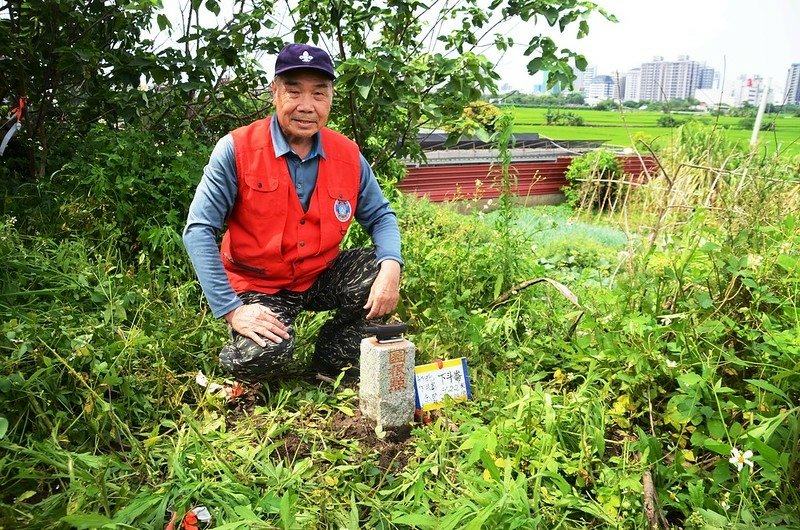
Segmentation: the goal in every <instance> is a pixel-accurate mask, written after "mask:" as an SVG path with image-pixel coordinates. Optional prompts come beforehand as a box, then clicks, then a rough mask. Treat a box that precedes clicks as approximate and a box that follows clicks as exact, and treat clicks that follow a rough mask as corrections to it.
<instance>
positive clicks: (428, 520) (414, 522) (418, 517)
mask: <svg viewBox="0 0 800 530" xmlns="http://www.w3.org/2000/svg"><path fill="white" fill-rule="evenodd" d="M438 522H439V520H438V519H437V518H436V517H433V516H431V515H424V514H421V513H408V514H404V515H401V516H399V517H394V518H392V523H394V524H398V525H400V524H407V525H410V526H416V527H418V528H435V527H436V525H437V523H438Z"/></svg>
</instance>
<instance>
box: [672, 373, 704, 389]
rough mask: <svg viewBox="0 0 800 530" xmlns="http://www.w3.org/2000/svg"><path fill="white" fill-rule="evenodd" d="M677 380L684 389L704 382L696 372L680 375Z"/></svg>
mask: <svg viewBox="0 0 800 530" xmlns="http://www.w3.org/2000/svg"><path fill="white" fill-rule="evenodd" d="M676 380H677V381H678V384H679V385H680V386H681V387H682V388H691V387H693V386H695V385H697V384H699V383H702V382H703V378H702V377H700V376H699V375H698V374H696V373H694V372H689V373H688V374H683V375H679V376H678V377H677V378H676Z"/></svg>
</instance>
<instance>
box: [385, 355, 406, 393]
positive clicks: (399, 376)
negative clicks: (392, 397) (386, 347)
mask: <svg viewBox="0 0 800 530" xmlns="http://www.w3.org/2000/svg"><path fill="white" fill-rule="evenodd" d="M405 364H406V363H405V352H403V350H394V351H392V352H389V392H397V391H400V390H403V389H404V388H406V367H405Z"/></svg>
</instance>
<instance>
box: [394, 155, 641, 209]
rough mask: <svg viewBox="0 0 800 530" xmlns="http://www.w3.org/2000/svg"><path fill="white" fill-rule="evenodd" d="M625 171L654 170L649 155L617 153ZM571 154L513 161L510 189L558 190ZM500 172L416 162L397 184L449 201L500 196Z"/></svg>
mask: <svg viewBox="0 0 800 530" xmlns="http://www.w3.org/2000/svg"><path fill="white" fill-rule="evenodd" d="M618 158H619V160H620V162H621V163H622V166H623V168H624V170H625V173H627V174H629V175H634V176H637V177H638V176H639V175H641V174H642V173H644V172H645V167H646V168H647V171H648V172H650V174H653V173H654V172H655V170H656V162H655V159H654V158H653V157H649V156H648V157H642V158H639V157H638V156H621V157H618ZM570 162H572V157H559V158H557V159H556V160H554V161H526V162H514V163H512V165H511V172H512V174H514V175H516V177H517V183H516V186H515V188H514V189H513V192H514V193H515V194H516V195H520V196H526V195H549V194H553V193H560V192H561V188H562V187H563V186H566V185H567V179H566V178H565V177H564V175H565V174H566V172H567V168H568V167H569V164H570ZM499 175H500V167H499V166H496V165H493V164H489V163H477V164H464V163H454V164H448V165H444V164H442V165H435V166H419V167H410V168H408V175H406V178H405V179H403V181H402V182H400V184H399V185H398V187H399V188H400V189H401V190H402V191H404V192H406V193H414V194H415V195H417V196H419V197H428V198H429V199H430V200H431V201H433V202H443V201H452V200H458V199H471V198H475V197H478V198H482V199H493V198H497V197H499V196H500V190H499V189H498V187H497V186H496V185H495V181H496V179H497V177H498V176H499Z"/></svg>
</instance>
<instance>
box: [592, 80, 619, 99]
mask: <svg viewBox="0 0 800 530" xmlns="http://www.w3.org/2000/svg"><path fill="white" fill-rule="evenodd" d="M614 84H615V83H614V79H613V78H612V77H611V76H610V75H596V76H594V79H592V82H591V83H590V84H589V86H587V87H586V99H587V101H604V100H607V99H612V98H613V97H614Z"/></svg>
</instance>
